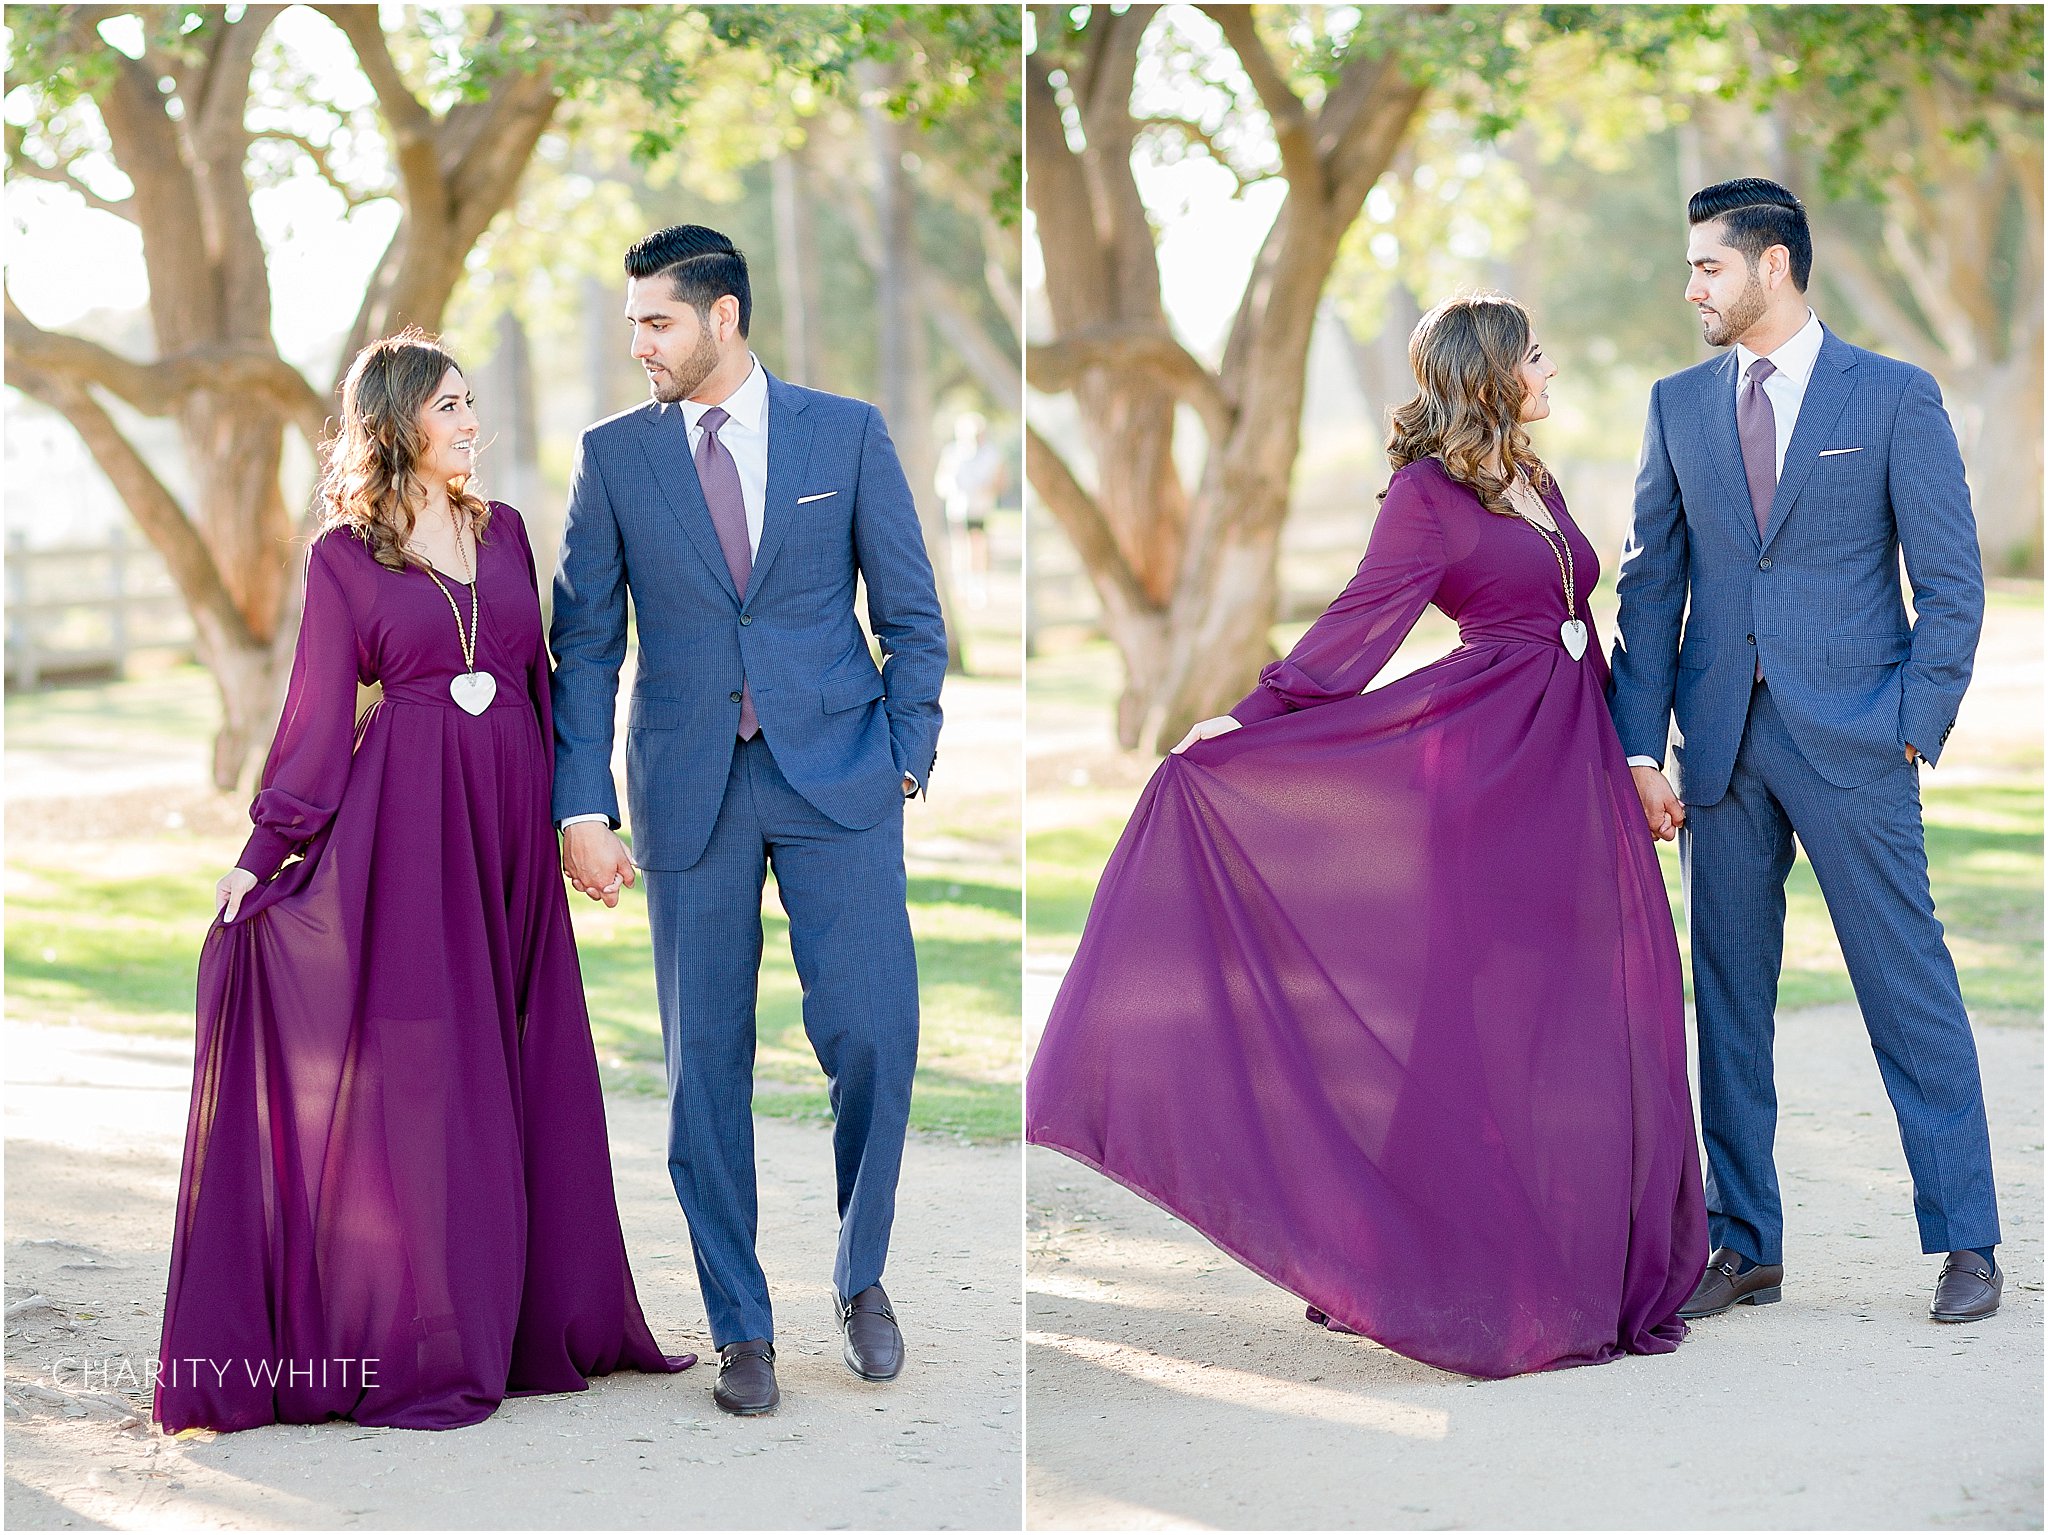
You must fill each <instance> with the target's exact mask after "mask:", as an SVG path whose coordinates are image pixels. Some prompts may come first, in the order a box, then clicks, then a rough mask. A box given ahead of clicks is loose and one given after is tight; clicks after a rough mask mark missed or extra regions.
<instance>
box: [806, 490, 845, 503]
mask: <svg viewBox="0 0 2048 1535" xmlns="http://www.w3.org/2000/svg"><path fill="white" fill-rule="evenodd" d="M838 494H839V492H838V491H836V490H821V491H819V492H818V493H817V494H816V495H814V496H798V497H797V498H796V504H797V505H798V506H802V505H803V504H804V503H805V502H807V501H822V500H824V499H825V498H826V497H827V496H836V495H838Z"/></svg>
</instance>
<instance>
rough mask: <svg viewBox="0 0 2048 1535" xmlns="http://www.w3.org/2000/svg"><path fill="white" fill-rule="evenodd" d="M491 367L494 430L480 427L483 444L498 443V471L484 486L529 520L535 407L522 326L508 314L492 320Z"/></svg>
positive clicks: (536, 451)
mask: <svg viewBox="0 0 2048 1535" xmlns="http://www.w3.org/2000/svg"><path fill="white" fill-rule="evenodd" d="M491 363H492V366H491V371H492V372H493V373H495V374H496V375H497V383H498V390H497V393H498V399H497V400H496V402H495V405H496V409H495V410H494V411H493V412H492V415H493V417H494V420H495V429H493V428H491V427H486V429H485V432H484V440H485V441H486V442H488V441H490V440H491V439H492V438H493V437H495V438H497V439H498V441H499V443H500V444H501V446H500V447H499V450H498V452H497V453H496V454H495V455H494V456H495V457H496V459H497V461H498V463H499V464H500V465H501V466H502V468H501V470H500V472H499V473H498V474H496V475H486V476H485V477H484V478H485V482H486V484H487V485H488V486H489V488H490V493H491V494H492V495H493V496H495V497H497V498H498V499H499V500H502V501H504V502H506V503H508V504H509V505H511V506H515V507H517V508H519V509H520V510H521V511H522V512H526V513H528V514H529V515H530V514H532V513H533V512H534V511H535V510H537V509H538V507H539V504H540V493H541V486H540V406H539V402H538V401H537V399H536V398H535V394H534V383H533V347H532V345H531V343H530V342H529V341H528V339H527V335H526V326H525V325H524V324H522V323H521V321H520V319H519V316H518V315H516V314H514V313H513V312H512V311H511V310H510V309H507V310H505V311H503V312H502V313H501V314H499V316H498V355H497V356H496V357H494V358H493V359H492V360H491ZM493 482H495V483H493Z"/></svg>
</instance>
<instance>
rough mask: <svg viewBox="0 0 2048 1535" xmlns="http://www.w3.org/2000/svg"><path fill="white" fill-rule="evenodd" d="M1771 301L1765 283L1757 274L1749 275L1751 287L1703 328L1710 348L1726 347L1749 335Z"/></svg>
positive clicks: (1745, 289)
mask: <svg viewBox="0 0 2048 1535" xmlns="http://www.w3.org/2000/svg"><path fill="white" fill-rule="evenodd" d="M1769 305H1770V300H1769V298H1767V297H1766V296H1765V294H1764V285H1763V282H1762V281H1761V280H1760V279H1759V278H1758V277H1757V275H1756V273H1754V272H1751V273H1750V274H1749V285H1748V286H1747V287H1745V288H1744V289H1743V290H1742V291H1741V292H1740V293H1738V294H1736V295H1735V302H1734V303H1733V304H1732V305H1730V306H1729V307H1728V308H1726V309H1724V310H1722V311H1721V312H1720V314H1719V316H1718V317H1717V319H1718V323H1716V321H1715V320H1708V321H1707V322H1706V324H1705V326H1704V327H1703V329H1704V332H1705V335H1706V340H1707V345H1708V346H1726V345H1728V343H1729V342H1731V341H1733V340H1735V339H1736V338H1737V337H1739V336H1743V335H1746V334H1748V332H1749V328H1750V327H1751V326H1752V325H1754V324H1756V322H1757V321H1758V320H1761V319H1762V318H1763V315H1764V310H1765V309H1766V308H1768V307H1769Z"/></svg>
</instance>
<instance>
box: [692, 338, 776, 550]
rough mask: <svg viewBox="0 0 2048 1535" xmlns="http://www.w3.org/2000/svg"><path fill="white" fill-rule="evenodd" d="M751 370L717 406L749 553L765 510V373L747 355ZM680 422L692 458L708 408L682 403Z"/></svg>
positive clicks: (721, 438) (720, 435)
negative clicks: (723, 420) (736, 479)
mask: <svg viewBox="0 0 2048 1535" xmlns="http://www.w3.org/2000/svg"><path fill="white" fill-rule="evenodd" d="M748 357H749V360H750V361H751V362H752V363H753V371H752V372H751V373H749V374H748V375H747V377H746V381H745V382H744V383H742V384H741V385H740V386H739V388H737V389H735V390H734V391H733V392H732V393H731V394H729V395H727V396H726V397H725V399H724V400H722V401H720V402H719V403H720V407H721V408H722V409H723V410H724V411H725V413H726V415H727V416H728V417H730V418H731V419H729V420H728V421H727V422H726V423H725V425H724V426H723V427H721V428H720V429H719V432H718V440H719V441H720V442H722V443H724V444H725V451H726V452H728V453H730V454H731V455H732V462H733V467H734V468H736V469H737V470H739V473H740V504H741V505H742V506H744V507H745V508H746V511H747V549H748V552H749V553H751V554H755V555H758V554H760V552H761V525H762V522H763V520H764V519H765V517H766V516H767V508H768V372H767V370H766V369H765V368H763V367H762V366H761V360H760V359H759V358H758V357H754V356H753V355H752V354H751V353H749V354H748ZM682 409H683V420H684V421H685V422H686V423H688V426H689V433H690V454H691V457H692V458H693V459H694V458H695V456H696V453H697V448H698V446H699V445H700V444H701V443H702V442H703V441H704V428H703V427H702V426H701V425H700V424H699V423H700V422H702V420H703V419H704V412H705V411H707V410H709V409H711V407H710V406H709V405H700V404H698V403H697V402H696V401H695V400H685V401H683V402H682Z"/></svg>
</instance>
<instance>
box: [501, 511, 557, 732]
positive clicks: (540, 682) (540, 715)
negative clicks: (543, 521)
mask: <svg viewBox="0 0 2048 1535" xmlns="http://www.w3.org/2000/svg"><path fill="white" fill-rule="evenodd" d="M491 505H492V513H493V515H492V524H493V526H499V525H502V526H503V527H505V528H506V529H507V530H508V532H509V534H510V536H511V537H512V539H513V541H514V542H515V543H516V544H517V545H518V547H519V557H520V558H521V559H522V560H524V561H525V562H526V581H527V585H528V586H530V587H531V588H532V589H533V602H534V607H535V608H536V609H538V608H539V606H540V570H539V567H538V566H536V565H535V564H534V560H533V541H532V538H531V536H530V535H529V534H528V533H527V531H526V519H525V518H523V517H522V516H520V515H519V513H518V511H517V510H516V509H515V508H513V507H509V506H507V505H506V504H505V503H504V502H502V501H495V502H493V503H492V504H491ZM553 681H554V668H553V666H552V665H551V664H550V662H549V658H548V641H547V629H546V626H545V625H543V626H542V628H541V631H540V637H539V638H538V639H537V640H536V641H535V643H534V647H533V655H532V656H531V657H530V658H529V659H528V661H527V666H526V693H527V697H528V698H530V699H531V700H532V701H533V712H534V717H535V718H536V719H538V720H539V721H540V739H541V744H542V745H543V746H545V747H546V748H547V753H548V762H549V765H550V767H551V768H552V766H553V763H554V756H555V710H554V699H553V696H552V695H553V691H554V689H553Z"/></svg>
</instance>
